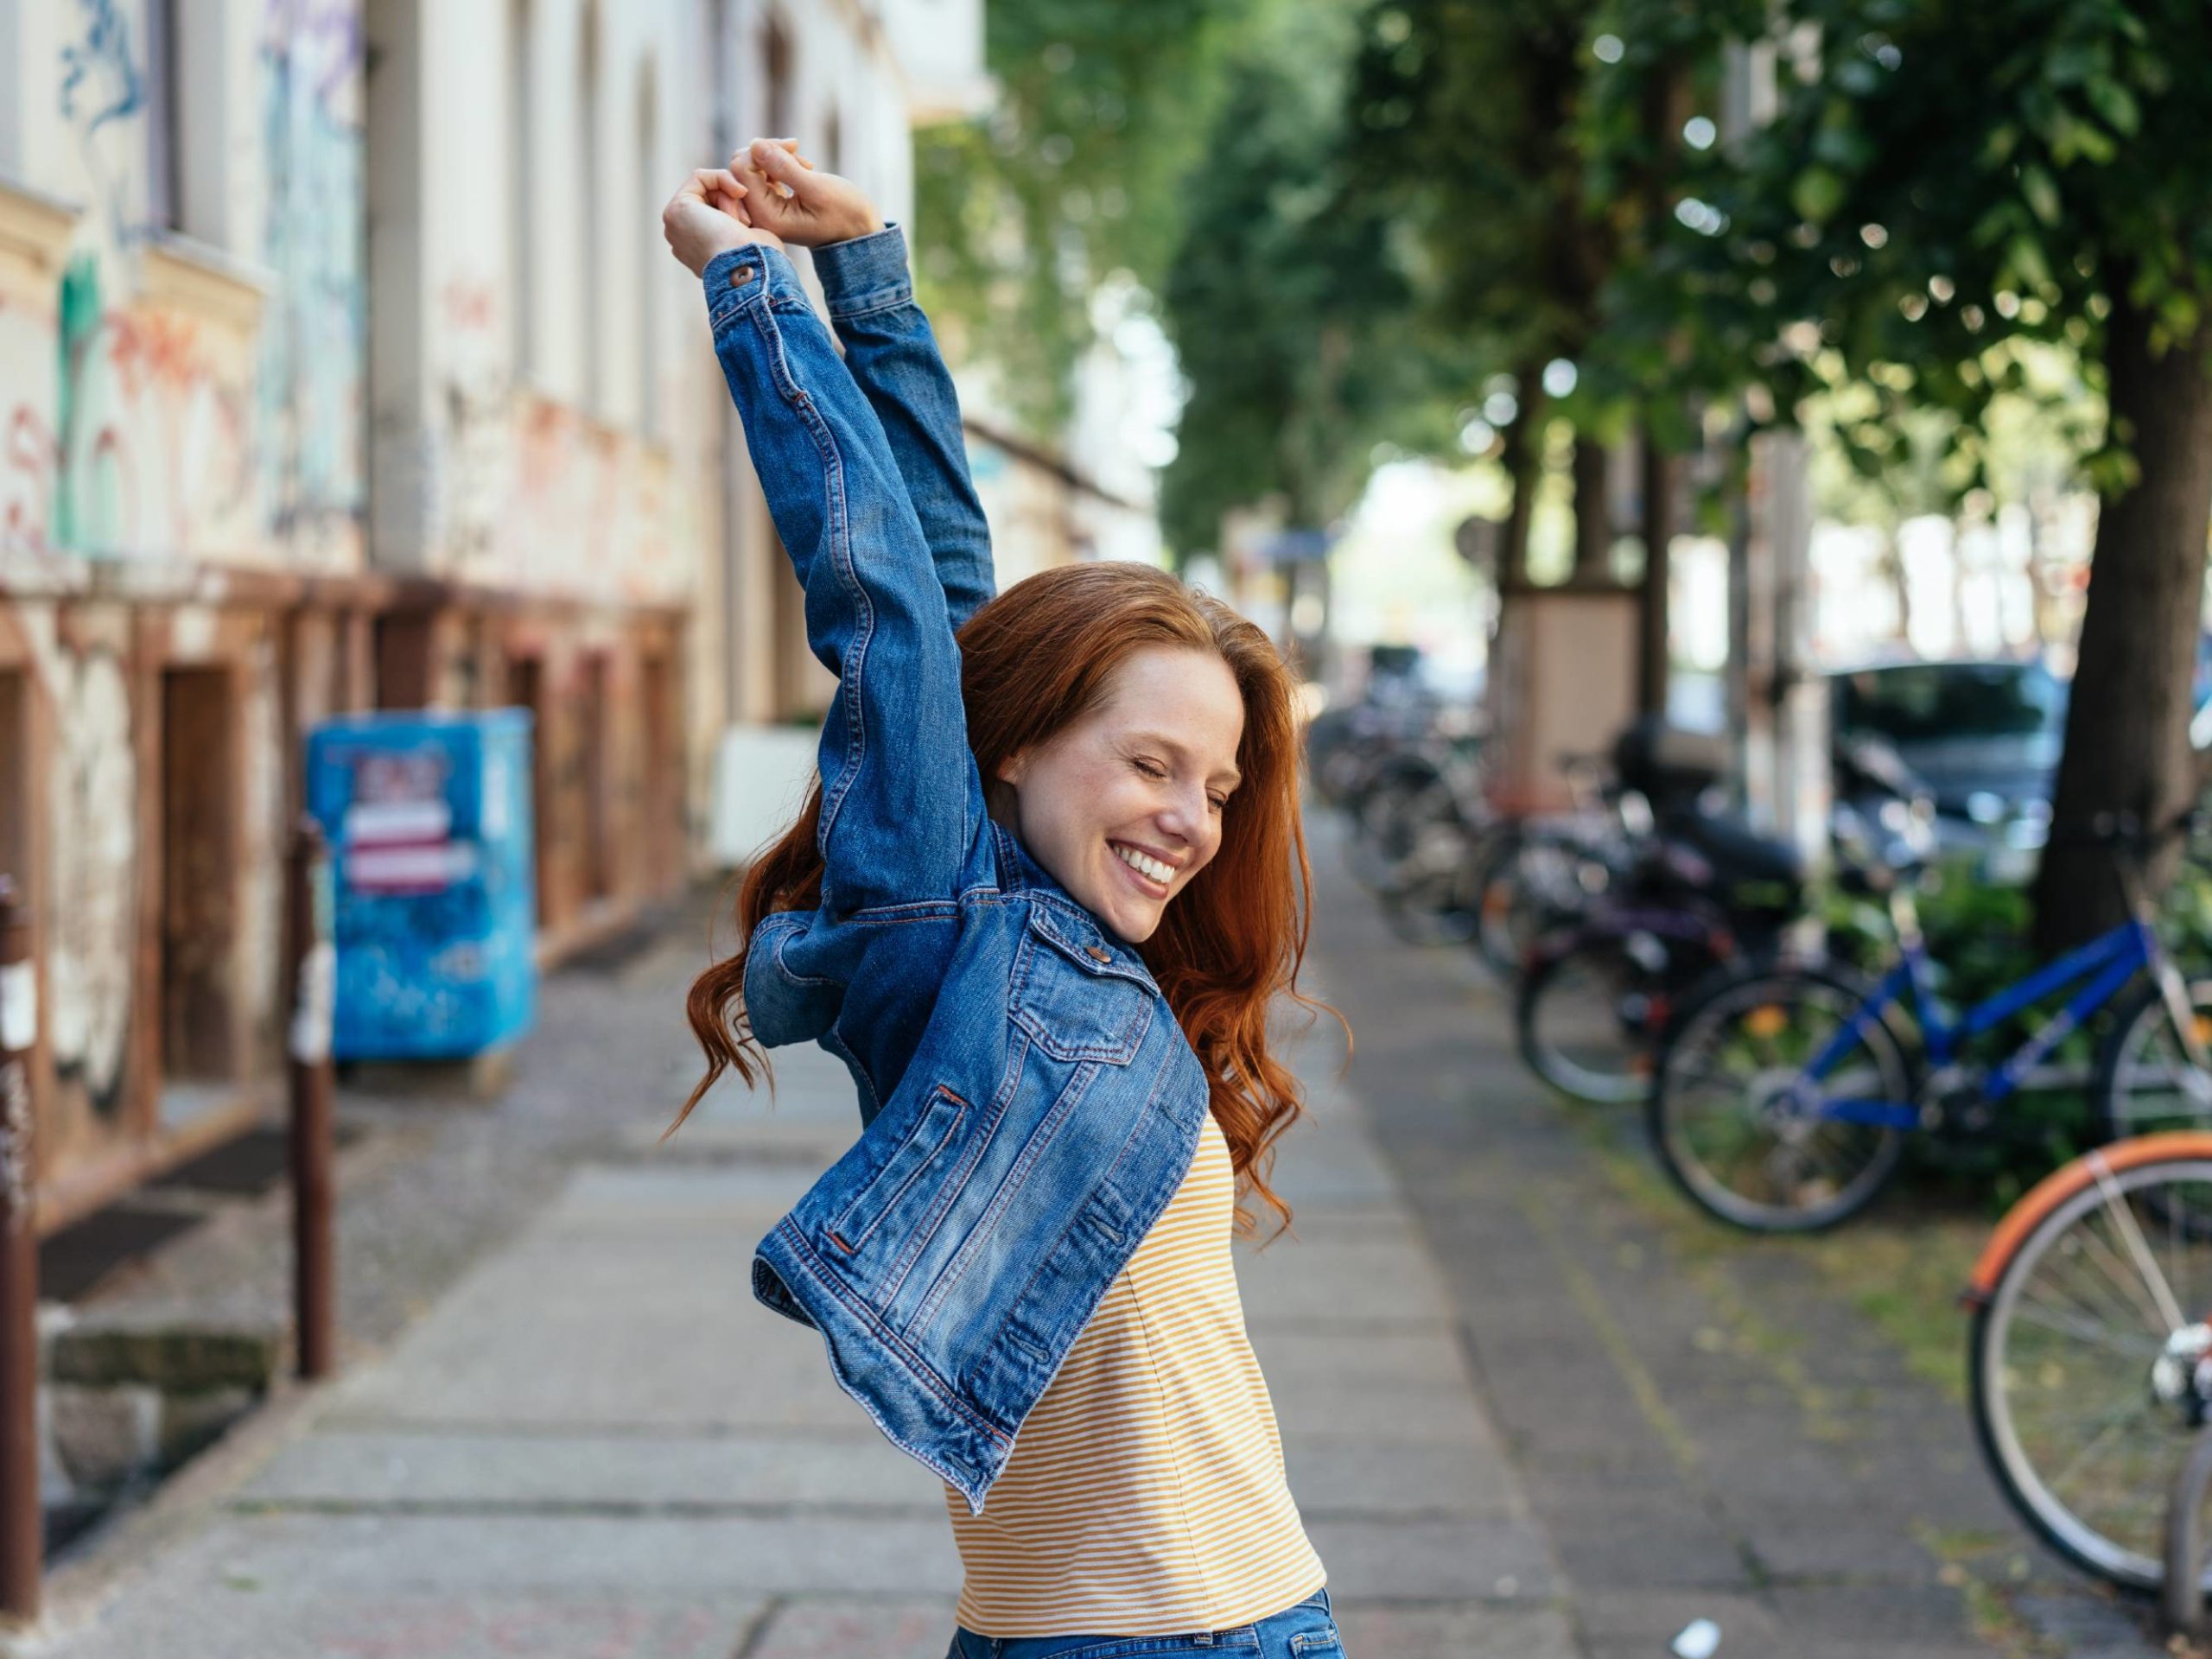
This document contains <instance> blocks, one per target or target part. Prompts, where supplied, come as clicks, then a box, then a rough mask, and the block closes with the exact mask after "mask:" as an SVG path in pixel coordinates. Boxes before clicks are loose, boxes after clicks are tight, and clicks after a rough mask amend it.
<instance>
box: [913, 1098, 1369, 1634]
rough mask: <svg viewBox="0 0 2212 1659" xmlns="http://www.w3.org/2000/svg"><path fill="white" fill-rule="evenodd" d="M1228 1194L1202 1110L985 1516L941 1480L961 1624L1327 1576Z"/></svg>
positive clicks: (1312, 1585) (1292, 1591) (1281, 1604)
mask: <svg viewBox="0 0 2212 1659" xmlns="http://www.w3.org/2000/svg"><path fill="white" fill-rule="evenodd" d="M1235 1213H1236V1175H1235V1173H1233V1171H1232V1169H1231V1167H1230V1156H1229V1143H1228V1141H1225V1140H1224V1139H1223V1138H1222V1133H1221V1129H1220V1128H1219V1126H1218V1125H1217V1124H1216V1123H1215V1122H1214V1121H1213V1118H1212V1116H1211V1114H1209V1115H1208V1116H1207V1117H1206V1119H1205V1123H1204V1125H1203V1126H1202V1128H1200V1130H1199V1134H1198V1153H1197V1155H1196V1156H1195V1157H1194V1158H1193V1159H1192V1161H1191V1167H1190V1171H1189V1173H1187V1174H1185V1177H1184V1178H1183V1184H1182V1185H1180V1186H1179V1187H1178V1188H1177V1189H1176V1191H1175V1195H1174V1197H1173V1198H1171V1199H1169V1200H1168V1204H1167V1207H1166V1209H1165V1210H1164V1211H1161V1212H1160V1219H1159V1220H1158V1221H1157V1222H1156V1223H1155V1224H1154V1226H1153V1229H1152V1230H1151V1231H1150V1232H1148V1233H1147V1234H1146V1235H1145V1236H1144V1238H1143V1240H1142V1242H1141V1243H1139V1244H1138V1246H1137V1248H1136V1251H1135V1254H1134V1255H1131V1256H1130V1258H1129V1261H1128V1266H1127V1267H1125V1268H1123V1269H1122V1272H1121V1273H1120V1274H1118V1275H1117V1276H1116V1279H1115V1280H1114V1282H1113V1283H1112V1284H1111V1285H1110V1286H1109V1287H1108V1288H1107V1292H1106V1296H1105V1299H1104V1300H1103V1301H1101V1302H1100V1303H1099V1305H1098V1310H1097V1312H1096V1313H1094V1314H1092V1315H1091V1318H1090V1323H1089V1324H1088V1325H1085V1326H1084V1328H1083V1331H1082V1333H1081V1334H1080V1335H1078V1336H1077V1338H1076V1340H1075V1344H1074V1346H1073V1347H1071V1349H1070V1350H1069V1351H1068V1356H1067V1358H1066V1360H1065V1362H1064V1363H1062V1365H1061V1367H1060V1370H1059V1372H1058V1375H1057V1376H1054V1377H1053V1379H1052V1383H1051V1386H1049V1387H1048V1388H1046V1390H1045V1392H1044V1394H1043V1395H1041V1396H1040V1397H1039V1400H1038V1402H1037V1404H1036V1405H1035V1407H1034V1408H1032V1410H1031V1412H1030V1414H1029V1416H1028V1417H1027V1419H1026V1420H1025V1421H1023V1423H1022V1426H1021V1431H1020V1434H1018V1435H1017V1436H1016V1437H1015V1440H1014V1452H1013V1453H1012V1455H1011V1456H1010V1457H1009V1458H1008V1459H1007V1465H1006V1469H1005V1471H1004V1472H1003V1473H1001V1475H1000V1477H999V1478H998V1480H997V1482H996V1483H995V1484H994V1485H993V1486H992V1487H991V1490H990V1492H989V1495H988V1497H986V1498H985V1499H984V1504H983V1513H982V1514H981V1515H972V1516H971V1515H970V1514H969V1512H968V1505H967V1503H966V1501H965V1500H964V1499H963V1498H962V1497H960V1495H959V1494H958V1493H957V1491H954V1490H953V1489H952V1488H951V1487H950V1486H949V1485H948V1486H947V1487H946V1488H945V1507H946V1508H947V1510H949V1511H950V1514H951V1516H952V1530H953V1535H954V1538H955V1540H956V1541H957V1543H958V1545H959V1548H960V1560H961V1564H962V1566H963V1567H965V1568H966V1582H965V1584H964V1585H963V1586H962V1589H961V1592H960V1607H959V1612H958V1615H957V1616H958V1618H959V1621H960V1623H961V1624H963V1625H964V1626H966V1627H967V1628H968V1629H969V1630H973V1631H975V1632H976V1634H977V1635H979V1636H993V1637H1040V1636H1084V1635H1098V1636H1168V1635H1174V1634H1179V1633H1182V1632H1186V1631H1196V1630H1225V1629H1228V1628H1230V1626H1233V1625H1237V1624H1251V1623H1252V1622H1254V1621H1255V1620H1256V1619H1261V1618H1266V1617H1267V1616H1268V1614H1270V1613H1276V1612H1280V1611H1282V1610H1283V1609H1284V1608H1286V1607H1290V1606H1294V1605H1297V1604H1298V1603H1299V1602H1300V1601H1303V1600H1304V1599H1306V1597H1308V1596H1310V1595H1312V1594H1313V1592H1314V1591H1316V1590H1318V1589H1319V1588H1320V1587H1321V1586H1322V1584H1323V1583H1324V1581H1325V1579H1326V1574H1325V1573H1323V1571H1322V1569H1321V1560H1320V1557H1319V1556H1318V1555H1316V1554H1314V1553H1313V1545H1312V1544H1310V1543H1309V1542H1307V1541H1306V1529H1305V1526H1304V1524H1303V1523H1302V1522H1300V1519H1299V1516H1298V1506H1297V1505H1296V1504H1295V1503H1293V1502H1292V1501H1291V1497H1290V1486H1289V1484H1288V1482H1287V1480H1286V1479H1285V1478H1284V1471H1283V1458H1282V1440H1281V1436H1280V1435H1279V1434H1278V1433H1277V1432H1276V1428H1275V1414H1274V1405H1273V1403H1272V1402H1270V1401H1269V1399H1268V1385H1267V1383H1265V1382H1264V1381H1263V1380H1262V1378H1261V1376H1260V1367H1259V1363H1258V1362H1257V1361H1256V1360H1255V1359H1254V1358H1253V1357H1252V1348H1251V1344H1250V1343H1249V1341H1248V1340H1247V1338H1246V1337H1245V1333H1244V1306H1243V1302H1242V1301H1241V1300H1239V1298H1238V1296H1237V1294H1236V1268H1235V1266H1234V1264H1233V1263H1232V1262H1231V1261H1230V1236H1231V1234H1232V1230H1233V1226H1234V1219H1235Z"/></svg>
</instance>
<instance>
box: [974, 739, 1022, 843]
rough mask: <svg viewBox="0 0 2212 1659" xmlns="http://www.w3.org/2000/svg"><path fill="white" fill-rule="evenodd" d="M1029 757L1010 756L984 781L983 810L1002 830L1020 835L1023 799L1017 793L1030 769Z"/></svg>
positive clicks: (1020, 755)
mask: <svg viewBox="0 0 2212 1659" xmlns="http://www.w3.org/2000/svg"><path fill="white" fill-rule="evenodd" d="M1028 760H1029V757H1028V756H1027V754H1026V753H1023V754H1010V755H1008V756H1007V758H1006V759H1005V760H1001V761H1000V762H999V763H998V766H997V767H996V768H995V770H994V772H993V773H992V775H991V776H990V777H988V778H986V779H983V810H984V812H985V813H986V814H988V816H989V817H990V819H991V822H992V823H995V824H998V825H999V826H1000V827H1001V828H1002V829H1011V830H1013V831H1014V833H1015V834H1017V835H1019V834H1020V825H1021V797H1020V795H1019V794H1018V793H1016V791H1017V789H1018V788H1019V786H1020V783H1021V777H1022V774H1023V773H1024V772H1027V770H1028V769H1029V766H1028Z"/></svg>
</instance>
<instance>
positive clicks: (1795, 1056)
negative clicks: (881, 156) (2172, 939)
mask: <svg viewBox="0 0 2212 1659" xmlns="http://www.w3.org/2000/svg"><path fill="white" fill-rule="evenodd" d="M2194 822H2195V818H2194V815H2193V814H2192V815H2189V816H2188V817H2184V818H2183V819H2180V820H2177V821H2176V823H2174V824H2172V825H2170V826H2167V827H2166V829H2164V831H2162V832H2161V834H2160V835H2159V836H2145V834H2143V833H2142V832H2141V831H2140V830H2139V829H2138V828H2137V827H2136V826H2135V824H2134V823H2133V821H2132V820H2127V819H2124V818H2107V819H2104V820H2101V822H2100V823H2098V824H2097V825H2095V826H2094V827H2093V828H2092V829H2091V830H2090V831H2089V833H2090V834H2092V835H2094V836H2095V837H2096V838H2097V839H2099V840H2101V841H2104V842H2108V843H2109V844H2112V845H2113V846H2114V847H2115V848H2116V849H2118V850H2119V851H2120V858H2119V859H2118V860H2117V861H2116V862H2117V868H2118V869H2119V873H2120V874H2119V879H2120V884H2121V888H2122V891H2123V892H2124V893H2125V894H2126V903H2127V911H2128V919H2127V920H2126V921H2125V922H2123V923H2121V924H2120V925H2119V926H2117V927H2115V928H2113V930H2112V931H2109V932H2107V933H2105V934H2103V935H2101V937H2099V938H2095V939H2093V940H2091V941H2089V942H2088V944H2083V945H2081V946H2079V947H2077V948H2076V949H2075V950H2069V951H2067V952H2065V953H2064V954H2063V955H2062V956H2060V957H2058V958H2056V960H2055V961H2053V962H2050V963H2047V964H2045V965H2044V967H2042V968H2040V969H2037V970H2035V971H2034V972H2032V973H2030V974H2029V975H2027V976H2025V977H2024V978H2023V979H2021V980H2019V981H2018V982H2016V983H2014V984H2012V985H2010V986H2008V987H2006V988H2004V989H2001V990H1999V991H1998V992H1996V993H1994V994H1993V995H1990V996H1987V997H1986V998H1984V999H1983V1000H1982V1001H1979V1002H1977V1003H1975V1004H1974V1006H1973V1007H1969V1008H1967V1009H1965V1010H1964V1011H1963V1012H1961V1013H1958V1014H1952V1013H1951V1012H1949V1011H1948V1010H1947V1009H1946V1007H1944V1006H1943V1004H1942V1002H1941V1001H1940V1000H1939V999H1938V998H1937V996H1936V993H1935V990H1934V988H1933V978H1934V976H1935V972H1936V963H1934V962H1933V960H1932V959H1931V957H1930V955H1929V950H1928V948H1927V945H1926V943H1925V941H1924V940H1923V938H1922V935H1921V931H1920V921H1919V915H1918V912H1917V909H1916V906H1915V904H1914V899H1913V889H1914V877H1915V876H1916V874H1917V873H1918V872H1917V870H1916V868H1913V867H1911V866H1910V865H1908V866H1907V867H1906V868H1903V869H1901V870H1897V871H1891V870H1886V869H1884V868H1879V867H1877V868H1872V869H1870V870H1867V871H1864V872H1861V873H1860V874H1859V881H1860V882H1861V883H1862V884H1863V885H1864V886H1865V887H1866V888H1867V889H1868V890H1870V891H1872V892H1873V893H1877V894H1878V896H1881V897H1884V898H1885V899H1886V900H1887V904H1888V907H1889V914H1890V918H1891V926H1892V928H1893V930H1894V931H1895V934H1896V937H1897V948H1898V953H1899V954H1898V960H1897V964H1896V965H1895V966H1894V967H1893V968H1891V969H1890V971H1889V972H1888V973H1887V974H1885V976H1883V977H1882V979H1881V980H1880V981H1879V982H1878V983H1876V984H1874V985H1872V986H1871V987H1869V986H1868V985H1866V983H1865V982H1863V981H1861V980H1860V979H1859V978H1858V977H1857V976H1853V975H1852V974H1851V973H1850V972H1848V970H1847V969H1843V968H1841V967H1840V966H1837V965H1834V964H1830V963H1792V964H1780V965H1776V966H1772V967H1768V968H1764V969H1759V970H1758V971H1755V972H1751V973H1749V974H1746V975H1744V976H1741V977H1738V978H1735V979H1733V980H1732V981H1730V982H1726V983H1724V984H1720V985H1717V986H1715V987H1714V988H1712V989H1711V990H1710V991H1709V992H1708V993H1707V994H1706V995H1704V996H1703V997H1702V998H1700V999H1699V1000H1698V1001H1696V1002H1695V1003H1694V1005H1693V1006H1688V1007H1684V1008H1683V1009H1681V1012H1680V1014H1679V1015H1678V1017H1677V1019H1676V1021H1675V1025H1674V1027H1673V1029H1672V1031H1671V1032H1670V1033H1669V1035H1668V1037H1667V1039H1665V1042H1664V1044H1663V1046H1662V1049H1661V1052H1660V1056H1659V1059H1658V1062H1657V1065H1656V1069H1655V1072H1654V1076H1653V1080H1652V1088H1651V1094H1650V1098H1649V1105H1648V1117H1649V1129H1650V1135H1651V1141H1652V1144H1653V1146H1654V1147H1655V1148H1656V1151H1657V1153H1658V1155H1659V1159H1660V1161H1661V1162H1662V1164H1663V1165H1664V1166H1666V1169H1667V1172H1668V1173H1669V1175H1670V1176H1672V1177H1673V1179H1674V1180H1675V1184H1676V1185H1678V1186H1680V1187H1681V1190H1682V1191H1683V1192H1685V1193H1686V1194H1688V1197H1689V1198H1690V1199H1691V1200H1692V1201H1693V1202H1694V1203H1695V1204H1697V1205H1699V1206H1700V1208H1702V1209H1704V1210H1706V1211H1707V1212H1709V1213H1710V1214H1712V1215H1713V1216H1715V1217H1719V1219H1721V1220H1723V1221H1726V1222H1730V1223H1732V1224H1735V1225H1737V1226H1740V1227H1745V1228H1749V1229H1751V1230H1757V1231H1762V1232H1801V1231H1808V1230H1813V1229H1816V1228H1821V1227H1827V1226H1832V1225H1834V1224H1836V1223H1838V1222H1840V1221H1842V1220H1844V1219H1846V1218H1847V1217H1850V1216H1853V1215H1855V1214H1857V1213H1858V1212H1859V1211H1860V1210H1862V1209H1864V1208H1865V1207H1866V1205H1867V1204H1869V1203H1870V1202H1872V1199H1873V1198H1874V1196H1875V1194H1876V1193H1877V1192H1879V1191H1880V1190H1881V1188H1882V1186H1883V1185H1884V1184H1885V1182H1887V1181H1888V1179H1890V1177H1891V1174H1893V1173H1895V1171H1896V1169H1897V1161H1898V1159H1899V1157H1900V1156H1901V1154H1902V1153H1903V1151H1904V1141H1905V1137H1906V1136H1907V1135H1910V1134H1911V1133H1913V1132H1915V1131H1916V1130H1923V1129H1930V1130H1934V1129H1940V1130H1943V1131H1945V1132H1947V1133H1949V1134H1952V1135H1961V1136H1986V1135H1990V1134H1992V1133H1993V1132H1995V1131H1996V1130H1997V1129H1998V1128H1999V1124H2000V1119H2001V1116H2002V1114H2003V1112H2004V1110H2005V1103H2006V1102H2007V1101H2008V1100H2010V1099H2011V1098H2012V1096H2015V1095H2016V1094H2017V1093H2018V1092H2019V1091H2020V1090H2022V1089H2023V1088H2024V1087H2029V1086H2033V1085H2036V1084H2042V1083H2044V1082H2047V1081H2052V1080H2054V1079H2053V1078H2052V1077H2050V1076H2049V1075H2048V1074H2046V1073H2044V1071H2042V1069H2041V1068H2043V1067H2044V1063H2045V1062H2046V1061H2047V1060H2048V1059H2049V1058H2050V1056H2051V1055H2052V1053H2053V1052H2054V1051H2055V1050H2056V1048H2057V1047H2058V1046H2059V1045H2060V1044H2061V1043H2062V1042H2063V1041H2064V1040H2065V1039H2067V1038H2068V1037H2069V1036H2070V1035H2072V1033H2074V1032H2075V1031H2076V1030H2078V1029H2079V1028H2080V1027H2082V1024H2083V1022H2084V1021H2086V1020H2088V1019H2089V1018H2090V1016H2092V1015H2093V1014H2097V1013H2098V1012H2099V1011H2100V1010H2103V1009H2106V1008H2107V1007H2109V1008H2111V1009H2112V1010H2113V1014H2112V1020H2111V1027H2110V1032H2109V1035H2108V1036H2107V1039H2106V1041H2105V1043H2104V1046H2103V1048H2102V1052H2101V1054H2100V1055H2099V1057H2098V1060H2097V1064H2096V1066H2095V1068H2094V1076H2093V1080H2092V1088H2091V1098H2092V1111H2093V1115H2094V1129H2095V1131H2096V1133H2097V1135H2098V1136H2099V1138H2100V1139H2112V1138H2116V1137H2118V1136H2120V1135H2128V1134H2133V1133H2138V1132H2140V1131H2143V1130H2146V1129H2152V1128H2164V1127H2174V1126H2178V1125H2183V1124H2205V1123H2212V1062H2209V1061H2208V1054H2207V1043H2208V1039H2212V982H2198V983H2196V984H2191V983H2189V982H2186V981H2185V980H2184V979H2183V976H2182V974H2181V971H2180V969H2178V968H2177V967H2176V966H2175V964H2174V963H2173V962H2172V960H2171V957H2169V956H2168V954H2167V952H2166V950H2165V947H2164V944H2163V943H2162V942H2161V941H2160V939H2159V937H2158V930H2157V928H2156V927H2155V926H2154V925H2153V912H2152V906H2151V904H2150V902H2149V900H2148V899H2147V898H2146V897H2145V893H2144V890H2143V884H2142V880H2141V877H2140V873H2139V864H2140V861H2141V860H2142V858H2143V857H2144V855H2145V854H2146V853H2147V852H2148V851H2149V850H2150V848H2151V845H2152V842H2154V841H2155V840H2162V839H2163V838H2164V835H2168V834H2171V833H2174V832H2176V831H2178V830H2180V829H2183V828H2185V827H2188V826H2189V825H2190V824H2193V823H2194ZM2069 987H2071V988H2074V990H2073V994H2072V995H2071V996H2070V997H2069V1000H2068V1001H2066V1002H2065V1003H2064V1004H2063V1006H2062V1007H2059V1008H2057V1009H2056V1011H2055V1012H2053V1013H2051V1014H2050V1015H2049V1016H2048V1017H2047V1018H2044V1019H2043V1020H2040V1021H2039V1022H2038V1023H2037V1025H2036V1026H2035V1027H2034V1028H2033V1029H2032V1030H2031V1031H2030V1033H2028V1035H2027V1036H2026V1037H2025V1038H2024V1039H2023V1040H2022V1041H2020V1042H2019V1043H2018V1046H2015V1047H2014V1048H2013V1049H2012V1052H2009V1053H2007V1054H2005V1055H2004V1056H2002V1057H2001V1058H1998V1059H1996V1060H1995V1061H1994V1062H1985V1061H1981V1060H1980V1059H1978V1058H1976V1057H1975V1056H1974V1052H1973V1051H1974V1048H1975V1047H1976V1046H1977V1041H1978V1039H1983V1038H1986V1037H1987V1036H1988V1035H1989V1033H1992V1032H1993V1031H1994V1030H1995V1029H1996V1028H1997V1027H2000V1026H2002V1025H2005V1023H2006V1022H2008V1021H2010V1020H2013V1019H2015V1018H2016V1017H2018V1016H2020V1015H2021V1014H2024V1013H2025V1012H2027V1011H2028V1010H2029V1009H2031V1007H2033V1006H2034V1005H2036V1004H2037V1003H2039V1002H2042V1001H2044V1000H2046V999H2048V998H2052V997H2055V996H2056V995H2059V994H2060V993H2061V992H2063V991H2066V990H2067V989H2068V988H2069Z"/></svg>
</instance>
